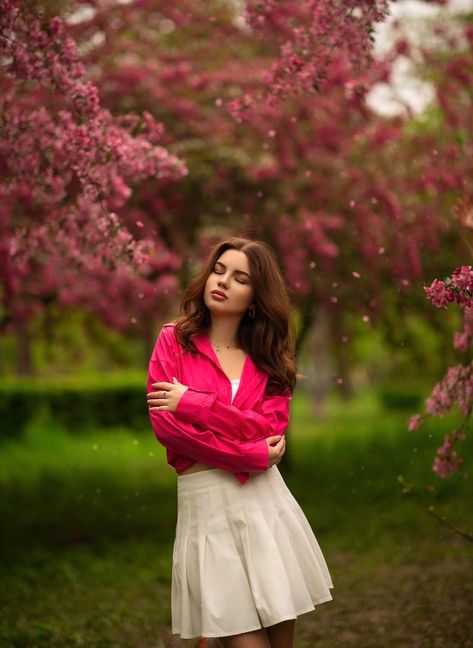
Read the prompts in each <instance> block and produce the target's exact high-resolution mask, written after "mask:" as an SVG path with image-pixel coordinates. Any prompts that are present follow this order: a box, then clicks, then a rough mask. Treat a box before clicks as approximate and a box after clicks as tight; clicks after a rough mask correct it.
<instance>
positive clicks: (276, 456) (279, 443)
mask: <svg viewBox="0 0 473 648" xmlns="http://www.w3.org/2000/svg"><path fill="white" fill-rule="evenodd" d="M266 441H267V442H268V448H269V462H268V468H271V466H273V465H274V464H278V463H279V462H280V461H281V459H282V456H283V454H284V453H285V452H286V437H285V436H284V435H283V434H277V435H276V436H270V437H266ZM272 443H275V445H274V446H273V445H271V444H272ZM263 472H266V471H265V470H250V471H249V475H250V476H253V475H261V473H263Z"/></svg>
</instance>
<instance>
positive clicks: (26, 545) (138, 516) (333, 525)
mask: <svg viewBox="0 0 473 648" xmlns="http://www.w3.org/2000/svg"><path fill="white" fill-rule="evenodd" d="M292 414H293V418H292V424H291V429H290V431H289V432H288V453H287V454H288V458H289V460H290V464H289V468H290V470H289V469H288V467H285V466H283V465H282V464H281V465H280V470H281V472H282V473H283V475H284V478H285V480H286V482H287V484H288V486H289V487H290V489H291V491H292V492H293V493H294V495H295V497H296V499H297V500H298V501H299V503H300V504H301V506H302V508H303V510H304V512H305V513H306V515H307V517H308V519H309V521H310V523H311V525H312V528H313V529H314V532H315V534H316V536H317V539H318V541H319V543H320V545H321V548H322V550H323V552H324V555H325V557H326V560H327V563H328V565H329V569H330V572H331V574H332V579H333V582H334V585H335V588H334V589H333V590H332V595H333V597H334V600H333V601H330V602H328V603H325V604H323V605H320V606H319V607H318V608H317V609H316V611H315V612H311V613H309V614H306V615H303V616H301V617H300V618H299V619H298V621H297V624H296V646H297V648H310V647H313V646H320V647H322V646H323V647H326V648H335V647H337V648H340V646H344V647H345V646H346V647H347V648H351V647H360V648H371V647H372V648H404V647H409V648H417V647H419V648H430V647H432V648H457V647H458V648H459V647H464V646H465V647H466V646H473V640H472V637H473V621H472V620H471V609H472V605H473V585H472V582H471V573H472V566H473V560H472V554H473V545H472V544H471V543H469V542H467V541H466V540H464V539H463V538H461V537H460V536H459V535H457V534H455V533H452V532H451V531H450V530H449V529H447V528H446V527H445V526H444V525H441V524H439V523H438V522H437V521H436V520H435V519H433V517H432V516H430V515H429V514H428V513H427V512H426V510H425V507H427V506H428V505H433V506H434V507H435V511H438V512H439V513H441V514H444V515H447V516H448V518H449V519H450V520H451V521H452V522H453V523H454V524H456V525H458V526H461V527H464V528H466V529H468V530H470V531H472V530H473V510H472V507H471V486H470V485H469V481H468V480H463V479H461V478H459V477H458V476H454V477H453V478H451V479H449V480H446V481H445V480H440V479H438V478H437V477H436V476H435V475H434V474H433V473H432V472H431V470H430V466H431V463H432V459H433V456H434V452H435V448H436V447H437V446H438V445H440V442H441V438H442V434H443V433H444V432H445V431H447V430H448V429H449V427H450V426H451V424H452V423H453V419H450V420H445V421H435V422H434V421H432V423H429V424H428V425H427V426H424V427H422V428H420V429H419V430H418V431H416V432H415V433H413V432H407V431H406V427H405V422H406V419H407V416H408V414H409V412H407V413H406V412H402V413H397V412H388V411H381V410H380V409H379V408H378V407H377V405H376V402H375V401H374V400H373V399H372V398H370V397H369V396H366V397H364V398H362V399H357V401H356V402H354V403H351V404H349V405H346V404H340V403H337V402H336V401H331V403H330V407H329V408H328V412H327V416H326V417H325V419H324V420H317V419H314V417H313V416H312V415H311V413H310V409H309V405H308V402H307V400H306V397H305V395H304V394H299V395H298V396H297V397H295V398H294V401H293V410H292ZM463 456H464V458H465V462H466V470H468V471H469V473H470V475H471V474H472V473H473V470H472V468H473V449H472V440H471V438H470V439H468V440H467V441H466V442H465V444H464V448H463ZM399 474H402V475H404V477H405V478H406V479H407V480H408V481H415V482H416V483H417V484H419V485H420V486H426V485H428V484H432V485H433V486H434V491H433V492H432V493H428V492H427V494H425V495H423V497H422V498H421V499H420V500H419V499H416V498H414V497H408V496H405V495H401V489H400V486H399V484H398V482H397V476H398V475H399ZM0 487H1V498H0V514H1V516H2V520H3V521H4V524H3V525H2V526H3V527H4V528H3V533H2V544H1V582H2V587H1V588H0V606H1V618H0V646H8V647H15V648H16V647H35V648H36V647H38V648H43V647H44V648H46V647H48V648H49V647H51V648H55V647H62V646H74V647H75V646H86V647H87V648H89V647H90V648H95V647H97V648H100V647H104V648H105V647H117V648H118V647H120V648H122V647H123V648H125V647H126V648H128V647H130V648H131V647H133V648H144V647H146V648H151V647H153V648H158V647H163V648H164V647H166V646H170V647H173V646H176V647H177V646H193V645H195V644H196V642H195V641H192V640H187V641H185V640H180V639H179V638H177V637H175V636H172V635H171V633H170V614H171V612H170V576H171V553H172V542H173V539H174V538H173V535H174V530H175V524H176V477H175V473H174V471H173V470H171V469H170V468H169V467H168V466H167V465H166V463H165V458H164V450H163V449H162V448H161V446H159V444H157V442H156V441H155V439H154V436H153V434H152V432H151V431H150V430H144V431H143V433H142V434H140V435H130V434H129V433H128V432H127V431H126V430H115V431H113V432H106V433H105V432H100V431H96V432H90V433H89V434H88V435H84V436H80V437H70V436H69V435H67V434H65V433H64V432H63V431H62V430H60V429H57V428H55V427H54V426H53V425H51V424H47V423H46V422H43V423H41V422H38V423H37V424H36V425H34V426H32V428H31V430H30V431H29V433H28V435H27V436H26V438H25V439H24V440H23V441H22V442H11V443H8V444H4V445H3V447H2V451H1V455H0Z"/></svg>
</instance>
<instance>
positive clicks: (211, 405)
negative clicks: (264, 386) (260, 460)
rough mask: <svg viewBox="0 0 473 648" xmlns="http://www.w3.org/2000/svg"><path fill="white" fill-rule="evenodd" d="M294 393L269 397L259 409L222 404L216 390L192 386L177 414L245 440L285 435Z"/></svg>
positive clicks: (187, 419)
mask: <svg viewBox="0 0 473 648" xmlns="http://www.w3.org/2000/svg"><path fill="white" fill-rule="evenodd" d="M291 398H292V396H290V395H277V396H268V397H267V398H265V399H264V400H263V403H262V405H261V407H260V408H259V409H258V410H253V409H239V408H238V407H235V406H234V405H227V404H226V403H222V401H220V400H219V399H218V398H217V395H216V394H215V392H204V391H202V390H198V389H194V388H192V387H188V389H186V391H185V392H184V394H183V395H182V396H181V398H180V400H179V402H178V404H177V408H176V412H175V413H176V416H178V417H179V418H180V419H181V420H182V421H186V422H188V423H194V424H197V425H202V426H204V427H206V428H209V429H210V430H213V431H214V432H218V433H219V434H229V435H230V436H231V437H236V438H238V439H240V440H241V441H247V440H250V439H261V438H267V437H269V436H272V435H275V434H284V432H285V431H286V429H287V426H288V424H289V410H290V401H291Z"/></svg>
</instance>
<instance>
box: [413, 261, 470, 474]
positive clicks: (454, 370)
mask: <svg viewBox="0 0 473 648" xmlns="http://www.w3.org/2000/svg"><path fill="white" fill-rule="evenodd" d="M424 290H425V292H426V293H427V297H428V298H429V299H430V301H431V302H432V303H433V304H434V305H435V306H437V307H438V308H446V306H447V304H448V303H453V302H455V303H457V304H459V305H460V306H461V308H462V309H463V313H464V329H463V331H462V332H455V333H454V338H453V344H454V346H455V348H456V349H458V350H459V351H460V352H462V353H466V352H467V351H468V349H469V348H471V347H472V346H473V269H472V267H471V266H461V267H459V268H457V269H456V270H455V271H454V272H453V273H452V275H451V277H448V278H447V279H446V280H445V281H439V280H437V279H436V280H434V281H433V282H432V284H431V285H430V286H428V287H427V286H424ZM454 406H457V407H458V409H459V410H460V412H461V413H462V414H463V415H464V417H465V419H464V422H463V425H462V428H460V429H458V430H454V431H453V432H452V433H450V434H447V435H446V436H445V438H444V443H443V445H442V446H441V447H440V448H438V450H437V453H436V457H435V460H434V463H433V466H432V468H433V470H434V472H435V473H437V475H439V477H449V476H450V475H452V474H453V473H455V472H458V470H459V468H460V466H461V464H462V463H463V460H462V459H460V457H459V455H458V453H457V451H456V450H455V449H454V445H455V443H456V442H457V441H459V440H460V441H463V440H464V438H465V434H464V432H463V429H466V427H467V422H468V421H469V420H470V418H471V414H472V409H473V361H471V362H470V363H469V364H466V365H462V364H458V365H455V366H453V367H449V368H448V370H447V372H446V374H445V376H444V377H443V379H442V380H440V381H439V382H438V383H437V384H436V385H435V386H434V388H433V390H432V392H431V394H430V396H429V397H428V398H427V399H426V401H425V411H426V413H425V414H423V415H419V414H415V415H413V416H411V418H410V420H409V423H408V427H409V430H416V429H417V428H418V427H419V425H420V423H421V422H422V420H423V419H425V418H426V417H427V416H428V415H433V416H439V417H443V416H444V415H445V414H447V413H448V412H450V411H451V410H452V409H453V407H454Z"/></svg>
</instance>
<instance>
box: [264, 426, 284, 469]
mask: <svg viewBox="0 0 473 648" xmlns="http://www.w3.org/2000/svg"><path fill="white" fill-rule="evenodd" d="M266 441H267V442H268V446H269V465H268V468H271V466H273V465H274V464H278V463H279V462H280V461H281V459H282V456H283V454H284V453H285V452H286V437H285V436H284V434H277V435H276V436H270V437H267V439H266ZM276 442H277V443H276ZM272 443H275V445H271V444H272Z"/></svg>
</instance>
